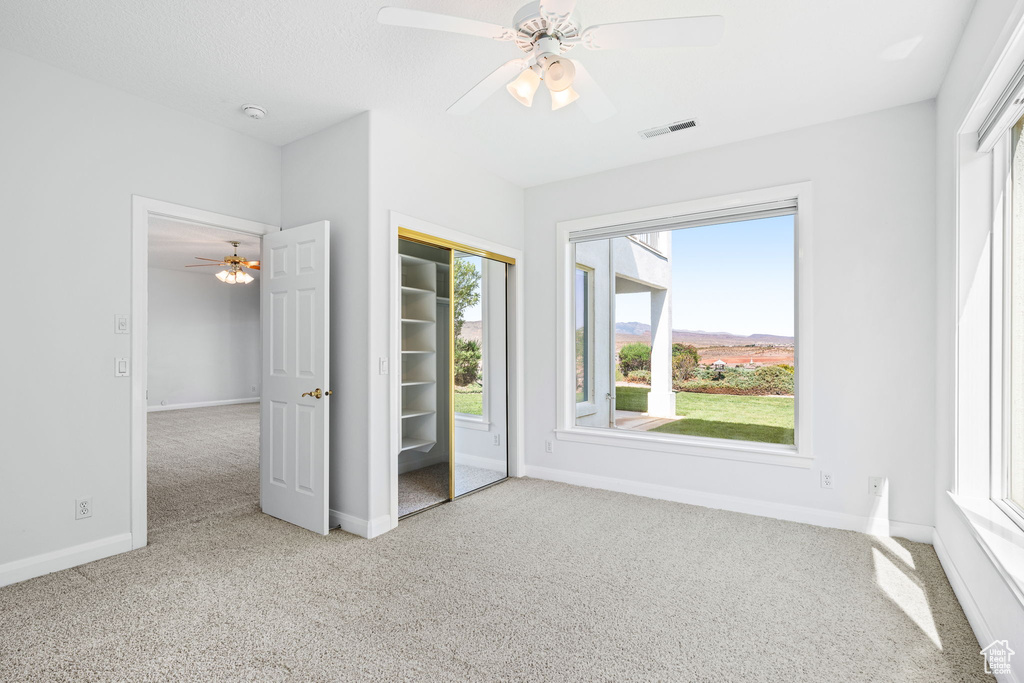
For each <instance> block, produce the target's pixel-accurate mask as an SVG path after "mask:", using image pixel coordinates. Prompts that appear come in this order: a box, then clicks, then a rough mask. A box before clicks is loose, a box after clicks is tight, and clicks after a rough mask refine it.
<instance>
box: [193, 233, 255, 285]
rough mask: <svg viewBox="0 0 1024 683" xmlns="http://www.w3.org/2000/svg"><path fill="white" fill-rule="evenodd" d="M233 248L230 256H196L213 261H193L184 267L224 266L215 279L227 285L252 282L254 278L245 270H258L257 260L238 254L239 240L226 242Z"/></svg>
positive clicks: (201, 259) (202, 259)
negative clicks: (220, 257)
mask: <svg viewBox="0 0 1024 683" xmlns="http://www.w3.org/2000/svg"><path fill="white" fill-rule="evenodd" d="M228 244H230V245H231V246H233V247H234V248H235V253H234V254H232V255H231V256H225V257H224V258H223V259H212V258H203V257H202V256H196V259H197V260H199V261H213V263H195V264H193V265H190V266H185V267H186V268H209V267H211V266H226V267H227V269H226V270H222V271H220V272H219V273H217V279H218V280H220V281H221V282H226V283H227V284H229V285H247V284H249V283H250V282H252V281H253V280H254V279H255V278H253V276H252V275H249V273H247V272H245V269H246V268H249V269H251V270H259V269H260V262H259V261H249V260H248V259H246V258H245V257H244V256H239V255H238V245H239V244H241V242H228Z"/></svg>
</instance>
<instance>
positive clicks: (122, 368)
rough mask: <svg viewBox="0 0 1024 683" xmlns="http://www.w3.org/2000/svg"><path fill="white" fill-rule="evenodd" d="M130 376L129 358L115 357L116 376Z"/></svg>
mask: <svg viewBox="0 0 1024 683" xmlns="http://www.w3.org/2000/svg"><path fill="white" fill-rule="evenodd" d="M127 376H128V359H127V358H115V359H114V377H127Z"/></svg>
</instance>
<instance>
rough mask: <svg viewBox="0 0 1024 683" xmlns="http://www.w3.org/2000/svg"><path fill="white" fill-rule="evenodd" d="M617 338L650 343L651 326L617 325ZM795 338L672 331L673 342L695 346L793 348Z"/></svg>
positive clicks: (631, 323) (635, 324)
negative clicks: (753, 345) (750, 345)
mask: <svg viewBox="0 0 1024 683" xmlns="http://www.w3.org/2000/svg"><path fill="white" fill-rule="evenodd" d="M615 336H616V337H617V338H620V341H626V340H625V339H621V338H622V337H636V339H629V340H628V341H650V339H651V326H650V325H647V324H645V323H638V322H630V323H615ZM793 341H794V340H793V337H786V336H781V335H775V334H750V335H746V336H743V335H739V334H732V333H731V332H705V331H703V330H672V342H673V343H677V344H693V345H694V346H747V345H749V344H776V345H779V346H792V345H793Z"/></svg>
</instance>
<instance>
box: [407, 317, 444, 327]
mask: <svg viewBox="0 0 1024 683" xmlns="http://www.w3.org/2000/svg"><path fill="white" fill-rule="evenodd" d="M402 322H403V323H418V324H420V325H427V324H430V325H433V324H434V323H435V322H436V321H435V320H420V319H419V318H402Z"/></svg>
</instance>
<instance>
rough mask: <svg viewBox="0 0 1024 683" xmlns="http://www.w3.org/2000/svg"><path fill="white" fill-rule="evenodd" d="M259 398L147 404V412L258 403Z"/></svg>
mask: <svg viewBox="0 0 1024 683" xmlns="http://www.w3.org/2000/svg"><path fill="white" fill-rule="evenodd" d="M259 402H260V399H259V397H258V396H257V397H256V398H252V397H251V396H250V397H249V398H228V399H224V400H223V401H198V402H196V403H173V404H171V405H169V406H147V407H146V412H147V413H159V412H161V411H163V410H186V409H188V408H212V407H213V406H233V405H238V404H239V403H259Z"/></svg>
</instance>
